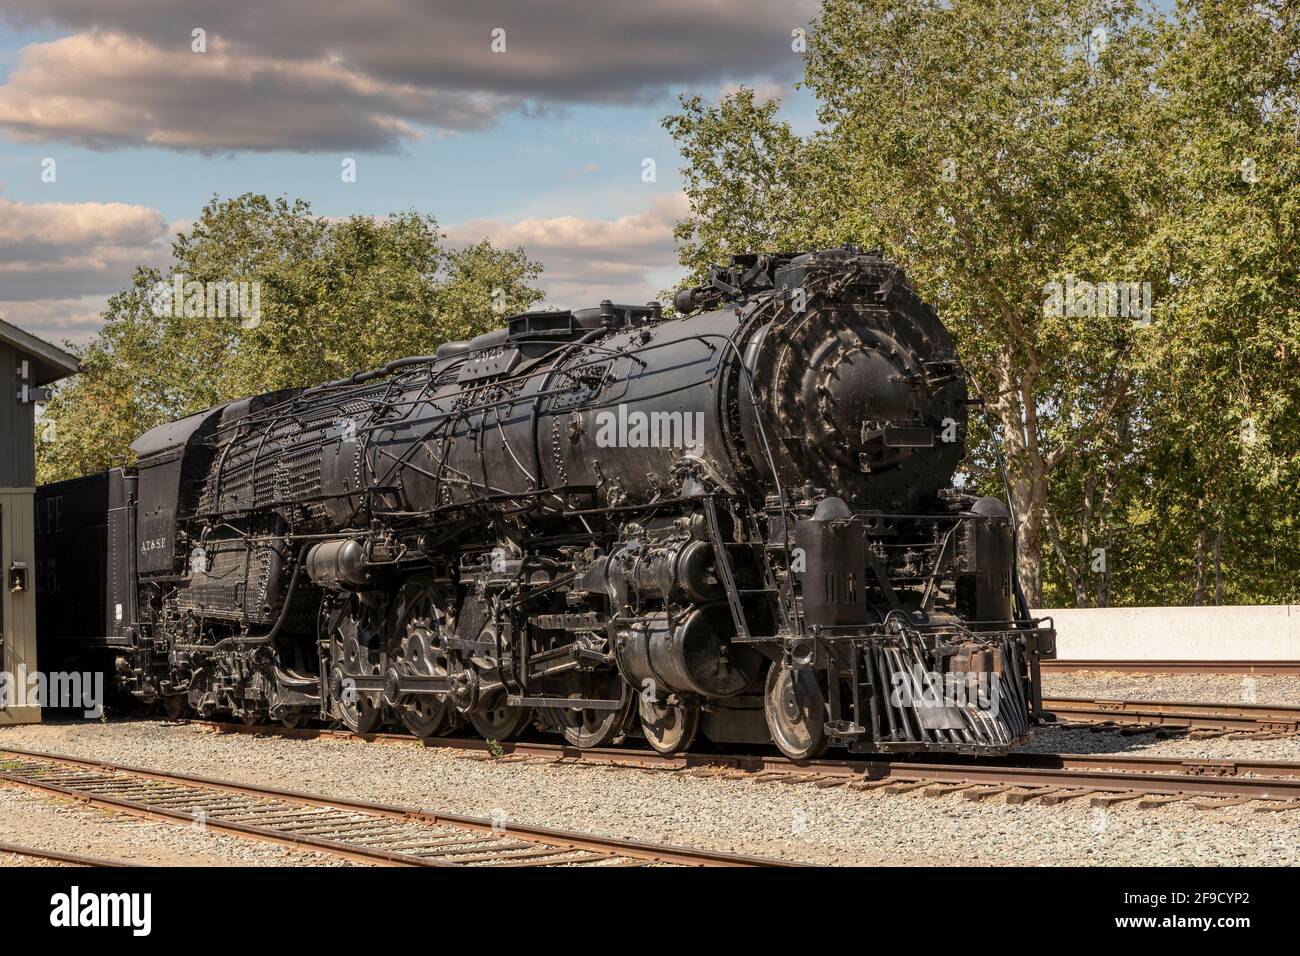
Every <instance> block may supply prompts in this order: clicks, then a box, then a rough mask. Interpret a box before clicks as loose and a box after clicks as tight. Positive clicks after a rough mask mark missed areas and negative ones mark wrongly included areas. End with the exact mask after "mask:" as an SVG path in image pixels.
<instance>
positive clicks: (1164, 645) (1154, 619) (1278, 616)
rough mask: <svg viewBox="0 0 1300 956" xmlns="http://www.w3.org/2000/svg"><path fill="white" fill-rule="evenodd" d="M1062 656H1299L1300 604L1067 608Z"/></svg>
mask: <svg viewBox="0 0 1300 956" xmlns="http://www.w3.org/2000/svg"><path fill="white" fill-rule="evenodd" d="M1034 615H1035V616H1036V617H1041V616H1044V615H1047V616H1050V617H1052V618H1053V619H1054V620H1055V621H1056V631H1057V639H1056V656H1057V657H1058V658H1059V659H1061V660H1085V661H1086V660H1189V661H1197V660H1200V661H1215V660H1221V661H1244V660H1264V661H1268V660H1288V661H1295V660H1300V605H1295V604H1290V605H1287V604H1272V605H1257V606H1240V607H1123V608H1121V607H1115V608H1063V609H1059V610H1042V611H1035V612H1034Z"/></svg>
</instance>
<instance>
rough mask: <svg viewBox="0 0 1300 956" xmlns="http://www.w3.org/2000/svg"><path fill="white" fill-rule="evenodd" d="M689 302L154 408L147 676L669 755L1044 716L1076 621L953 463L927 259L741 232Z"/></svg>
mask: <svg viewBox="0 0 1300 956" xmlns="http://www.w3.org/2000/svg"><path fill="white" fill-rule="evenodd" d="M675 305H676V311H677V312H678V313H679V315H678V316H677V317H667V316H665V315H664V314H663V313H662V310H661V308H660V307H659V305H658V303H650V304H649V305H648V306H644V307H643V306H628V305H615V304H613V303H611V302H609V301H606V302H603V303H601V305H600V306H599V307H598V308H591V309H584V310H580V311H533V312H528V313H525V314H522V315H517V316H514V317H512V318H510V319H509V320H508V324H507V327H506V328H503V329H499V330H497V331H494V332H489V333H486V334H484V335H480V336H478V337H477V338H474V339H472V340H471V341H468V342H449V343H446V344H444V345H442V346H441V347H439V348H438V350H437V353H436V354H435V355H433V356H422V357H415V358H408V359H402V360H399V361H395V362H392V363H389V364H388V365H387V366H385V367H384V368H382V369H379V370H377V371H373V372H368V373H364V374H360V375H357V376H354V377H352V378H350V379H346V380H342V381H336V382H331V383H328V384H325V385H319V386H316V387H313V388H307V389H294V390H287V391H281V392H275V393H271V394H267V395H259V396H256V397H253V398H247V399H244V400H242V401H236V402H231V403H229V404H226V405H222V406H218V407H216V408H213V409H209V410H207V411H204V412H201V413H199V414H196V415H192V416H190V417H189V418H186V419H183V420H181V421H178V422H174V423H171V424H168V425H164V426H161V427H159V428H155V429H153V430H152V431H150V432H148V433H146V434H145V435H144V436H142V437H141V438H140V439H139V440H138V441H137V442H136V443H135V444H134V445H133V446H132V447H133V448H134V450H135V452H136V454H137V456H138V464H137V465H136V467H135V468H134V469H131V470H121V469H119V470H116V471H114V472H111V473H109V475H108V476H106V479H107V481H108V486H109V487H108V495H107V497H108V498H109V501H108V517H107V520H106V521H104V522H103V523H104V525H105V527H106V528H107V532H108V534H107V539H108V541H109V549H110V551H111V554H110V556H109V561H108V564H107V570H106V572H105V573H106V574H107V582H106V584H105V588H104V591H105V595H104V601H105V603H104V606H105V608H106V609H107V614H106V616H107V618H108V622H107V627H106V628H105V632H106V639H105V641H104V644H105V646H106V647H107V648H108V650H109V651H110V652H111V654H112V655H113V656H114V657H115V658H116V667H117V671H118V677H119V681H120V683H121V685H122V686H123V687H124V688H126V689H127V690H129V691H130V692H131V693H132V694H134V695H135V696H136V697H138V698H141V699H143V700H145V701H149V702H153V703H157V704H159V705H160V706H161V707H162V709H163V710H164V711H165V712H167V713H169V714H173V715H179V714H181V713H184V712H195V713H198V714H200V715H205V716H207V715H214V714H219V713H229V714H233V715H235V716H237V717H240V718H243V719H245V720H247V721H249V722H254V721H261V720H266V719H272V720H279V721H283V722H284V723H286V724H289V725H297V724H299V723H301V722H303V721H306V720H308V719H312V718H322V719H326V720H338V721H341V722H342V723H343V724H344V725H346V726H347V727H348V728H350V729H351V730H353V731H354V732H369V731H374V730H376V729H378V728H379V727H380V726H381V725H383V724H384V723H386V722H390V721H399V722H400V723H401V724H402V725H404V726H405V727H406V728H407V729H408V730H409V731H410V732H411V733H413V734H416V735H419V736H422V737H424V736H434V735H440V734H445V733H449V732H451V731H452V730H454V729H456V728H458V727H460V726H461V725H462V724H463V723H465V722H468V723H469V724H470V725H471V726H472V727H473V728H474V730H476V731H477V732H478V733H479V734H481V735H482V736H484V737H486V738H488V739H495V740H508V739H510V738H512V737H515V736H517V735H519V734H521V733H522V732H524V731H525V730H526V729H528V728H529V727H530V726H534V725H535V726H537V727H538V728H539V729H543V730H550V731H553V732H558V733H562V734H563V736H564V737H565V739H566V740H567V741H568V742H570V743H571V744H574V745H576V746H580V747H593V746H601V745H605V744H608V743H611V742H617V741H619V740H621V739H622V738H623V737H624V736H626V735H628V734H632V735H638V734H639V735H641V736H644V737H645V738H646V740H647V741H649V743H650V744H651V745H652V746H654V747H655V748H656V749H657V750H660V751H662V752H672V751H676V750H681V749H684V748H686V747H687V746H689V745H690V744H691V742H692V740H693V739H694V738H695V737H696V735H697V733H702V734H703V735H705V736H707V737H708V738H709V739H710V740H713V741H716V742H729V743H766V742H768V741H769V740H770V741H773V742H775V743H776V745H777V746H778V747H779V748H780V749H781V750H782V751H783V752H784V753H785V754H787V755H788V756H790V757H793V758H807V757H812V756H815V755H817V754H819V753H821V752H822V751H823V750H824V749H825V748H826V747H827V746H828V745H830V744H839V745H843V746H846V747H847V748H848V749H849V750H850V751H853V752H860V753H872V752H890V751H959V752H967V753H1000V752H1005V751H1007V750H1009V749H1010V748H1012V747H1014V746H1015V745H1017V744H1019V743H1021V742H1022V741H1023V740H1025V739H1026V737H1027V736H1028V734H1029V732H1030V727H1031V725H1032V723H1033V722H1034V721H1035V720H1036V719H1038V718H1039V717H1040V716H1041V694H1040V685H1039V678H1038V661H1039V658H1040V655H1043V654H1048V655H1050V654H1051V653H1052V652H1053V649H1054V648H1053V644H1054V632H1053V630H1052V629H1051V627H1050V626H1045V625H1047V624H1048V623H1049V622H1045V621H1038V620H1034V619H1031V618H1030V616H1029V611H1028V608H1027V607H1026V606H1025V603H1024V601H1023V598H1022V597H1021V596H1020V593H1019V589H1018V588H1017V586H1016V584H1015V574H1014V547H1013V533H1012V522H1011V519H1010V516H1009V514H1008V511H1007V509H1006V507H1005V506H1004V505H1003V504H1002V503H1001V502H1000V501H998V500H997V499H993V498H979V497H974V496H971V495H968V494H965V493H963V492H962V491H961V490H960V489H959V488H956V487H954V486H953V484H952V480H953V476H954V473H955V471H956V469H957V466H958V464H959V462H961V460H962V459H963V457H964V455H965V436H966V427H967V409H968V406H969V405H971V404H973V403H972V402H970V401H969V400H968V398H967V390H966V380H965V376H964V371H963V368H962V366H961V363H960V362H959V360H958V357H957V354H956V351H955V349H954V346H953V342H952V339H951V337H950V336H949V334H948V332H947V331H946V330H945V329H944V327H943V326H942V324H941V323H940V322H939V320H938V318H937V316H936V315H935V313H934V311H933V310H932V309H931V308H930V307H929V306H927V305H926V304H924V303H923V302H922V301H921V300H920V299H919V298H918V297H917V296H916V294H915V293H914V292H913V290H912V288H911V286H910V285H909V284H908V281H907V279H906V277H905V275H904V273H903V271H902V270H901V269H900V268H898V267H897V266H894V265H892V264H890V263H888V262H886V261H884V260H882V259H881V258H880V257H879V256H878V255H876V254H874V253H866V252H863V251H861V250H859V249H856V248H853V247H846V248H843V249H834V250H828V251H822V252H814V253H807V254H800V255H790V254H780V255H745V256H736V257H734V258H733V259H732V261H731V263H730V264H729V265H727V266H724V267H714V268H713V269H711V270H710V277H709V281H708V282H707V283H706V284H705V285H702V286H700V287H698V288H695V289H693V290H690V291H688V292H685V293H682V294H680V295H679V296H678V297H677V301H676V303H675ZM65 484H66V483H65ZM100 484H101V485H102V482H101V483H100ZM97 487H99V486H97ZM59 493H60V492H59V486H51V487H49V488H47V489H44V490H43V491H42V497H43V498H45V499H47V509H48V505H49V502H50V501H52V500H53V498H54V497H55V496H56V495H57V494H59ZM98 493H100V494H101V495H102V494H103V489H102V487H99V492H98Z"/></svg>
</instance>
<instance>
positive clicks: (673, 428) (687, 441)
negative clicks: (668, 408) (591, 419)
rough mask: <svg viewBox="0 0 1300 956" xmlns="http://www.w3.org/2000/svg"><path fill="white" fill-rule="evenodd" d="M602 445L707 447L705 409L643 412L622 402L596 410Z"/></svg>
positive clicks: (616, 446) (619, 446)
mask: <svg viewBox="0 0 1300 956" xmlns="http://www.w3.org/2000/svg"><path fill="white" fill-rule="evenodd" d="M596 446H597V447H599V448H684V449H689V450H700V449H703V447H704V413H703V412H644V411H639V410H637V409H632V410H629V409H628V407H627V406H626V405H622V404H620V405H619V406H618V410H617V411H613V410H610V409H605V410H602V411H599V412H597V413H596Z"/></svg>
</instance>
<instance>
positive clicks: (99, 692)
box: [0, 664, 104, 720]
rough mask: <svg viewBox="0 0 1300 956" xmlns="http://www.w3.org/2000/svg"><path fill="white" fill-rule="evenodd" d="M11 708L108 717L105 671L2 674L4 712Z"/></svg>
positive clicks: (0, 704) (0, 689) (0, 703)
mask: <svg viewBox="0 0 1300 956" xmlns="http://www.w3.org/2000/svg"><path fill="white" fill-rule="evenodd" d="M11 707H41V708H46V707H52V708H60V709H66V710H75V709H77V708H80V709H81V712H82V716H84V717H85V718H86V719H87V720H98V719H99V718H100V717H102V716H103V715H104V673H103V671H50V672H49V673H48V674H47V673H45V672H44V671H36V672H35V673H28V671H27V667H26V665H23V664H19V665H18V671H17V672H16V673H12V672H10V671H0V710H8V709H9V708H11Z"/></svg>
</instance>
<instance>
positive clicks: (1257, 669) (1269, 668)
mask: <svg viewBox="0 0 1300 956" xmlns="http://www.w3.org/2000/svg"><path fill="white" fill-rule="evenodd" d="M1039 666H1040V667H1041V668H1042V671H1043V673H1044V674H1077V673H1080V672H1083V671H1104V672H1106V673H1113V674H1253V675H1255V676H1256V677H1300V661H1134V660H1124V661H1114V660H1106V661H1102V660H1098V661H1073V660H1070V661H1067V660H1060V661H1058V660H1045V661H1040V662H1039Z"/></svg>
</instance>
